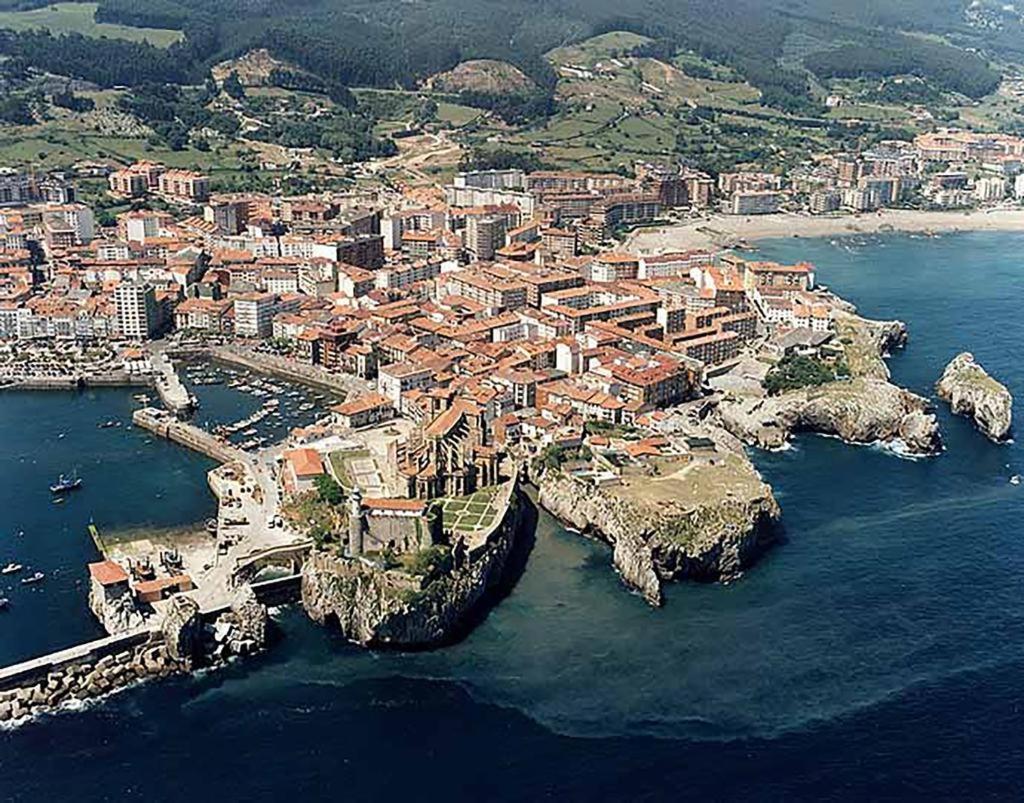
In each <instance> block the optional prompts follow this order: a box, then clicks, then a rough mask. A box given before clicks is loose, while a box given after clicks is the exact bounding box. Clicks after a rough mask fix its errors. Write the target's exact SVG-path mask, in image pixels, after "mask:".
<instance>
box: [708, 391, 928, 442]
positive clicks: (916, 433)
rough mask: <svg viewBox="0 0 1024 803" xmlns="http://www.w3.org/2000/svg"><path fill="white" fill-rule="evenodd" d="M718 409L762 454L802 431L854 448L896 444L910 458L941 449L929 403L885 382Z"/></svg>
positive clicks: (790, 394) (727, 404) (744, 401)
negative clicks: (826, 437)
mask: <svg viewBox="0 0 1024 803" xmlns="http://www.w3.org/2000/svg"><path fill="white" fill-rule="evenodd" d="M718 409H719V416H720V419H721V422H722V424H723V426H725V427H726V428H727V429H728V430H729V431H730V432H731V433H733V434H734V435H735V436H736V437H738V438H740V439H741V440H742V441H743V442H744V443H746V444H748V445H751V446H757V447H759V448H763V449H778V448H780V447H782V446H784V445H785V444H786V443H787V442H788V441H789V439H790V437H791V436H792V435H793V434H795V433H800V432H814V433H818V434H820V435H830V436H833V437H837V438H841V439H842V440H844V441H846V442H847V443H852V444H870V443H886V444H892V445H894V446H899V447H901V448H902V449H903V450H904V451H905V452H906V453H907V454H911V455H932V454H935V453H937V452H938V451H940V450H941V448H942V439H941V437H940V435H939V429H938V423H937V421H936V418H935V416H934V415H933V414H932V413H931V410H930V405H929V403H928V400H927V399H924V398H922V397H921V396H918V395H916V394H914V393H911V392H910V391H908V390H904V389H903V388H900V387H897V386H896V385H893V384H892V383H891V382H888V381H886V380H882V379H872V378H867V377H865V378H858V379H850V380H843V381H836V382H830V383H828V384H826V385H822V386H819V387H813V388H801V389H799V390H792V391H789V392H787V393H782V394H780V395H778V396H769V397H766V398H762V399H735V400H727V401H724V402H723V403H722V404H720V405H719V408H718Z"/></svg>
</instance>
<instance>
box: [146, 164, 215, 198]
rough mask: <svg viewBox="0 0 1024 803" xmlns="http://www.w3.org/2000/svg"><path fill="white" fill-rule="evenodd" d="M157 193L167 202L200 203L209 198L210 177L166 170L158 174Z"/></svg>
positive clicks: (188, 171)
mask: <svg viewBox="0 0 1024 803" xmlns="http://www.w3.org/2000/svg"><path fill="white" fill-rule="evenodd" d="M157 192H159V193H160V195H162V196H163V197H164V198H166V199H167V200H169V201H177V202H180V203H189V204H198V203H202V202H203V201H205V200H206V199H207V198H209V197H210V177H209V176H205V175H203V174H201V173H195V172H193V171H191V170H166V171H164V172H163V173H161V174H160V178H159V179H158V182H157Z"/></svg>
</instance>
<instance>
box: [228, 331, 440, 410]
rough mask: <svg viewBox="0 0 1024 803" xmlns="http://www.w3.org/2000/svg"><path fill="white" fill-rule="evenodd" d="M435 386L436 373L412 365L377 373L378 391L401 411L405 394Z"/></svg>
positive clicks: (402, 364) (400, 364)
mask: <svg viewBox="0 0 1024 803" xmlns="http://www.w3.org/2000/svg"><path fill="white" fill-rule="evenodd" d="M236 325H237V324H236ZM433 385H434V372H433V371H432V370H430V369H429V368H424V367H423V366H421V365H414V364H412V363H407V362H397V363H392V364H391V365H383V366H381V367H380V369H379V370H378V373H377V390H379V391H380V393H381V395H382V396H385V397H387V399H388V400H389V401H390V402H391V404H392V405H394V406H395V407H396V408H398V409H399V410H401V409H402V408H401V405H402V394H403V393H406V392H408V391H410V390H425V389H427V388H430V387H433Z"/></svg>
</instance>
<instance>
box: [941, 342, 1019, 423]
mask: <svg viewBox="0 0 1024 803" xmlns="http://www.w3.org/2000/svg"><path fill="white" fill-rule="evenodd" d="M935 391H936V393H938V395H939V398H940V399H944V400H945V401H948V402H949V406H950V408H951V409H952V410H953V412H954V413H956V414H957V415H966V416H970V417H971V418H972V419H974V423H975V424H977V426H978V429H980V430H981V431H982V432H983V433H985V435H986V436H987V437H988V438H989V439H990V440H993V441H997V442H998V441H1002V440H1005V439H1006V438H1007V437H1008V436H1009V434H1010V425H1011V422H1012V419H1013V396H1011V395H1010V391H1009V390H1007V389H1006V386H1005V385H1003V384H1002V383H1000V382H997V381H996V380H995V379H993V378H992V377H991V376H989V375H988V373H987V372H986V371H985V369H984V368H982V367H981V366H980V365H979V364H978V363H976V362H975V361H974V355H972V354H969V353H968V352H964V353H962V354H958V355H957V356H956V357H954V358H953V359H952V361H951V362H950V363H949V365H947V366H946V370H945V371H943V373H942V377H941V378H940V379H939V381H938V382H937V383H936V385H935Z"/></svg>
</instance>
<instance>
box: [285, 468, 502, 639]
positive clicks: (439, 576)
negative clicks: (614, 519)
mask: <svg viewBox="0 0 1024 803" xmlns="http://www.w3.org/2000/svg"><path fill="white" fill-rule="evenodd" d="M517 486H518V484H517V482H516V481H515V480H510V481H509V482H507V483H506V484H505V485H504V486H503V487H502V489H501V490H500V492H499V497H498V498H497V499H496V501H495V504H496V506H498V507H499V509H502V510H504V513H503V515H501V516H499V517H498V518H497V520H496V521H495V522H494V523H493V524H492V525H491V526H490V527H489V528H488V529H487V530H485V531H483V532H481V533H478V534H475V536H474V546H472V547H470V548H469V549H468V551H466V552H465V553H464V554H463V553H460V554H459V556H458V557H455V556H453V560H452V563H451V565H449V566H446V567H445V568H444V569H443V570H440V571H437V572H431V573H429V574H426V575H416V574H411V573H409V572H406V571H401V570H399V569H395V568H384V567H382V566H381V565H379V564H378V563H376V562H374V561H371V560H369V559H366V558H363V557H347V556H345V555H343V554H341V553H340V552H339V551H337V550H331V549H322V550H318V551H315V552H313V553H312V554H311V555H310V556H309V558H308V559H307V561H306V563H305V565H304V566H303V570H302V605H303V607H304V608H305V610H306V613H307V614H308V615H309V616H310V618H312V619H313V620H314V621H316V622H318V623H320V624H328V623H330V624H335V623H336V624H337V626H338V627H339V628H340V629H341V632H342V633H343V634H344V635H345V637H346V638H348V639H350V640H351V641H354V642H357V643H358V644H361V645H364V646H390V647H427V646H435V645H438V644H443V643H444V642H446V641H449V640H451V639H452V638H454V637H455V636H457V635H458V634H459V632H460V631H461V629H462V628H463V627H464V625H465V624H466V620H467V618H468V617H469V615H470V614H471V613H472V612H473V611H474V609H476V608H477V607H478V606H479V605H480V604H481V602H482V601H483V599H484V596H485V595H486V593H487V592H488V591H489V590H490V589H492V588H494V587H495V586H497V585H498V584H499V583H500V581H501V579H502V577H503V574H504V571H505V566H506V563H507V561H508V556H509V554H510V553H511V551H512V548H513V546H514V544H515V540H516V535H517V531H518V529H519V518H520V507H521V500H520V498H519V492H518V487H517Z"/></svg>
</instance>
